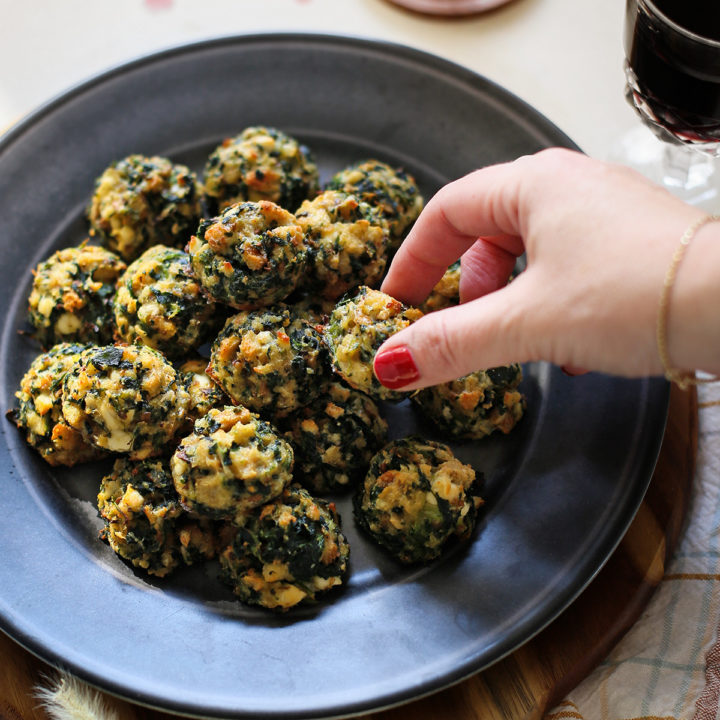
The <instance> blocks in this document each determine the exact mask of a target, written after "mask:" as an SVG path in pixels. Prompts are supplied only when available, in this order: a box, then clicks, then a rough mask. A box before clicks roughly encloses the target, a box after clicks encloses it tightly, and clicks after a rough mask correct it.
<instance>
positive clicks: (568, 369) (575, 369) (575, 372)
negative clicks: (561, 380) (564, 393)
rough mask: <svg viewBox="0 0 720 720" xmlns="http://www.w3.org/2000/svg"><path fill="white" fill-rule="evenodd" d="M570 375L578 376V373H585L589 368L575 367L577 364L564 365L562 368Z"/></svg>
mask: <svg viewBox="0 0 720 720" xmlns="http://www.w3.org/2000/svg"><path fill="white" fill-rule="evenodd" d="M560 369H561V370H562V371H563V372H564V373H565V374H566V375H567V376H568V377H577V376H578V375H585V374H586V373H587V370H585V369H584V368H579V367H575V365H563V366H562V367H561V368H560Z"/></svg>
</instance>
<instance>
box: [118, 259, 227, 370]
mask: <svg viewBox="0 0 720 720" xmlns="http://www.w3.org/2000/svg"><path fill="white" fill-rule="evenodd" d="M113 311H114V314H115V324H116V326H117V334H118V338H119V339H120V340H122V341H124V342H127V343H133V342H139V343H142V344H143V345H147V346H148V347H152V348H155V349H156V350H159V351H160V352H162V353H163V354H164V355H165V356H166V357H180V356H183V355H187V354H188V353H189V352H190V351H192V350H193V349H194V348H196V347H198V346H199V345H201V344H202V343H203V342H204V341H205V340H206V339H207V338H208V337H209V336H210V334H211V333H212V331H213V330H214V329H215V328H216V327H217V325H215V322H214V318H215V317H216V308H215V304H214V303H212V302H209V301H208V299H207V297H206V296H205V294H204V293H203V291H202V287H201V285H200V283H199V282H198V281H197V280H196V278H195V277H194V276H193V274H192V270H191V268H190V256H189V255H188V254H187V253H185V252H183V251H182V250H178V249H176V248H169V247H166V246H164V245H155V246H154V247H151V248H149V249H148V250H146V251H145V252H144V253H143V254H142V255H141V256H140V257H139V258H138V259H137V260H135V261H134V262H132V263H131V264H130V266H129V267H128V269H127V270H126V271H125V272H124V273H123V275H122V276H121V277H120V280H119V281H118V287H117V292H116V294H115V298H114V300H113Z"/></svg>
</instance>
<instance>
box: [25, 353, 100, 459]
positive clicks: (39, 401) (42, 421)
mask: <svg viewBox="0 0 720 720" xmlns="http://www.w3.org/2000/svg"><path fill="white" fill-rule="evenodd" d="M85 349H87V345H75V344H73V343H61V344H59V345H55V346H54V347H52V348H51V349H50V350H48V352H46V353H42V354H41V355H38V357H36V358H35V360H33V362H32V364H31V365H30V368H29V369H28V371H27V372H26V373H25V375H24V376H23V378H22V380H21V381H20V389H19V390H18V391H17V392H16V393H15V397H16V398H17V401H18V405H17V409H16V410H15V411H14V412H13V413H12V418H13V419H14V420H15V424H16V425H17V426H18V428H19V429H20V430H21V431H22V432H23V433H24V435H25V440H26V441H27V443H28V444H29V445H31V446H32V447H34V448H35V449H36V450H37V451H38V452H39V453H40V456H41V457H42V458H43V460H45V462H47V463H48V464H50V465H67V466H72V465H75V464H77V463H82V462H88V461H90V460H96V459H97V458H99V457H102V456H103V455H104V453H103V451H102V450H100V449H99V448H96V447H94V446H93V445H89V444H88V443H86V442H85V441H84V440H83V437H82V434H81V433H80V432H79V431H78V430H75V429H74V428H72V427H70V425H68V423H67V421H66V420H65V418H64V417H63V415H62V388H63V379H64V377H65V375H66V374H67V372H68V371H69V370H70V369H72V367H73V366H74V365H75V363H76V362H77V361H78V359H79V358H80V355H81V353H82V352H83V351H84V350H85Z"/></svg>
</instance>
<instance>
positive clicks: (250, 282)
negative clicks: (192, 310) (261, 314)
mask: <svg viewBox="0 0 720 720" xmlns="http://www.w3.org/2000/svg"><path fill="white" fill-rule="evenodd" d="M187 250H188V253H189V254H190V259H191V263H192V269H193V273H194V274H195V277H197V278H198V280H199V281H200V282H201V283H202V286H203V287H204V288H205V291H206V292H207V294H208V295H209V296H210V297H211V298H212V299H213V300H216V301H217V302H221V303H224V304H225V305H230V306H231V307H234V308H238V309H252V308H258V307H264V306H266V305H271V304H273V303H275V302H277V301H279V300H282V299H283V298H285V297H287V296H288V295H289V294H290V293H291V292H292V291H293V290H294V289H295V287H296V286H297V284H298V282H299V281H300V278H301V277H302V275H303V273H304V272H305V264H306V261H307V245H306V243H305V233H304V232H303V229H302V227H300V225H299V224H298V221H297V219H296V218H295V216H294V215H292V213H290V212H288V211H287V210H284V209H283V208H281V207H280V206H279V205H276V204H275V203H272V202H270V201H268V200H261V201H260V202H243V203H238V204H237V205H231V206H230V207H228V208H226V209H225V210H224V211H223V212H222V214H221V215H219V216H218V217H216V218H213V219H211V220H204V221H203V222H202V223H200V227H199V228H198V231H197V234H196V235H194V236H193V237H192V239H191V240H190V242H189V243H188V247H187Z"/></svg>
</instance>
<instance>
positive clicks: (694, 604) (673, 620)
mask: <svg viewBox="0 0 720 720" xmlns="http://www.w3.org/2000/svg"><path fill="white" fill-rule="evenodd" d="M698 400H699V407H700V410H699V435H698V457H697V469H696V473H695V478H694V481H693V488H692V494H691V498H690V506H689V510H688V513H689V516H688V520H687V525H686V528H685V531H684V533H683V536H682V537H681V538H680V541H679V543H678V547H677V550H676V552H675V555H674V557H673V559H672V561H671V563H670V564H669V566H668V567H667V569H666V574H665V577H664V578H663V581H662V582H661V583H660V586H659V587H658V589H657V590H656V591H655V594H654V595H653V597H652V599H651V601H650V603H649V604H648V607H647V608H646V610H645V612H644V613H643V615H642V616H641V617H640V619H639V620H638V622H637V623H636V624H635V625H634V626H633V627H632V629H631V630H630V631H629V632H628V633H627V635H625V637H624V638H623V639H622V640H621V641H620V643H619V644H618V645H617V646H616V647H615V649H614V650H613V651H612V652H611V654H610V655H609V656H608V657H607V659H606V660H605V661H604V662H603V663H602V664H601V665H600V666H599V667H598V668H597V669H596V670H595V672H593V673H592V674H591V675H590V676H589V677H588V678H586V679H585V681H584V682H583V683H582V684H581V685H580V686H578V687H577V688H575V690H573V691H572V692H571V693H570V694H569V695H568V696H567V698H566V699H565V700H564V701H563V702H562V703H560V704H559V705H558V706H557V707H556V708H554V709H553V710H552V711H551V712H550V713H548V714H547V715H546V717H545V720H559V719H560V718H578V719H582V720H720V640H719V639H718V629H719V625H720V383H712V384H708V385H700V386H699V387H698ZM716 403H718V404H716Z"/></svg>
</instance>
